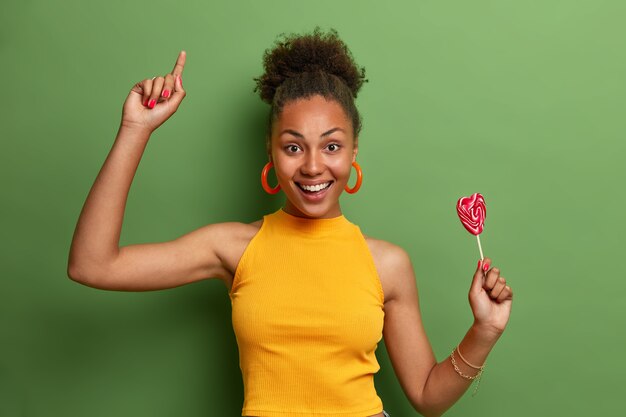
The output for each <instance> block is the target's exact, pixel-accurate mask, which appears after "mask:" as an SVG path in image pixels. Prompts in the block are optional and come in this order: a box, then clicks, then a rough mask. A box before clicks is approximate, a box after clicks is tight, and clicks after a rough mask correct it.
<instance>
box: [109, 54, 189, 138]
mask: <svg viewBox="0 0 626 417" xmlns="http://www.w3.org/2000/svg"><path fill="white" fill-rule="evenodd" d="M186 57H187V53H186V52H185V51H181V52H180V54H178V59H177V60H176V65H174V69H173V70H172V72H171V73H169V74H167V75H165V76H164V77H160V76H158V77H154V78H152V79H150V78H147V79H145V80H143V81H140V82H138V83H137V84H135V85H134V86H133V88H132V89H131V90H130V93H129V94H128V97H126V101H125V102H124V108H123V111H122V123H121V125H122V127H126V128H130V129H133V130H143V131H146V132H148V133H149V134H150V133H152V132H153V131H155V130H156V129H157V128H158V127H159V126H161V125H162V124H163V123H164V122H165V121H166V120H167V119H169V118H170V116H171V115H172V114H174V113H175V112H176V110H177V109H178V106H180V103H181V102H182V101H183V99H184V98H185V95H186V93H185V90H183V83H182V74H183V69H184V68H185V59H186Z"/></svg>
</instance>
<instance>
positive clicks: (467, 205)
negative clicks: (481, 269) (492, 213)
mask: <svg viewBox="0 0 626 417" xmlns="http://www.w3.org/2000/svg"><path fill="white" fill-rule="evenodd" d="M456 212H457V214H458V215H459V219H461V223H463V226H464V227H465V229H467V231H468V232H470V233H471V234H473V235H475V236H476V239H477V240H478V250H479V251H480V259H483V258H484V256H483V249H482V247H481V246H480V237H479V236H478V235H480V234H481V233H482V231H483V226H484V224H485V217H486V216H487V208H486V207H485V199H484V198H483V196H482V195H481V194H480V193H474V194H472V195H471V196H469V197H461V198H459V201H457V203H456Z"/></svg>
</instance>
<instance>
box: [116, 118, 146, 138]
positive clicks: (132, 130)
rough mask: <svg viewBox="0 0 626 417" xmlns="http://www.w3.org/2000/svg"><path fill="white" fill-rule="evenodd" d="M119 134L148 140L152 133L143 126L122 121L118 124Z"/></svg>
mask: <svg viewBox="0 0 626 417" xmlns="http://www.w3.org/2000/svg"><path fill="white" fill-rule="evenodd" d="M119 134H124V135H130V136H136V137H140V138H146V139H148V138H149V137H150V135H151V134H152V131H151V130H150V129H148V128H147V127H145V126H140V125H137V124H134V123H128V122H124V121H122V122H121V123H120V128H119Z"/></svg>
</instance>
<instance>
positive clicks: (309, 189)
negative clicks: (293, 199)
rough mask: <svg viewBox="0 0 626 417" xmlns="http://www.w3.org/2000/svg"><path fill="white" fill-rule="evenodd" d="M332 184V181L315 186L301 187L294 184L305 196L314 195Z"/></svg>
mask: <svg viewBox="0 0 626 417" xmlns="http://www.w3.org/2000/svg"><path fill="white" fill-rule="evenodd" d="M333 182H334V181H327V182H324V183H321V184H316V185H303V184H300V183H297V182H296V185H297V186H298V188H300V189H301V190H302V191H304V192H305V193H307V194H316V193H319V192H321V191H324V190H326V189H327V188H329V187H330V186H331V185H332V183H333Z"/></svg>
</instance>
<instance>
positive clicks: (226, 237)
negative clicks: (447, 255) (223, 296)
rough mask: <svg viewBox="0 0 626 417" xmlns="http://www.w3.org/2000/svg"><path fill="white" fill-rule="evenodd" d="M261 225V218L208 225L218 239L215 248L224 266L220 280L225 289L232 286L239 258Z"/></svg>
mask: <svg viewBox="0 0 626 417" xmlns="http://www.w3.org/2000/svg"><path fill="white" fill-rule="evenodd" d="M262 225H263V219H261V220H257V221H254V222H252V223H240V222H226V223H216V224H213V225H210V226H209V227H215V229H216V232H215V234H214V238H216V239H219V245H217V246H216V250H217V255H218V256H219V257H220V259H221V260H222V264H223V265H224V268H225V271H224V274H223V276H222V280H223V281H224V284H225V285H226V288H227V289H229V290H230V288H231V286H232V282H233V278H234V276H235V271H236V270H237V265H239V260H240V259H241V257H242V256H243V253H244V252H245V250H246V248H247V247H248V244H250V241H251V240H252V239H253V238H254V236H256V234H257V233H258V232H259V230H260V229H261V226H262Z"/></svg>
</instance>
